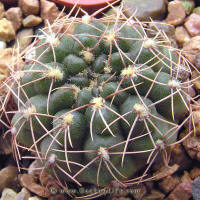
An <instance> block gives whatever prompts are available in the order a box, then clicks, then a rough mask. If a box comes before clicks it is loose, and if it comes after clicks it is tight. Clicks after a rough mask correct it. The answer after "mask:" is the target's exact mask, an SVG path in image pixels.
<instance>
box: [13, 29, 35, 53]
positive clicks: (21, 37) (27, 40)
mask: <svg viewBox="0 0 200 200" xmlns="http://www.w3.org/2000/svg"><path fill="white" fill-rule="evenodd" d="M33 33H34V32H33V29H32V28H24V29H22V30H20V31H19V32H18V33H17V36H16V41H15V44H14V47H15V48H18V47H19V50H20V52H21V51H23V50H24V49H26V47H28V46H29V45H30V44H31V42H32V40H33Z"/></svg>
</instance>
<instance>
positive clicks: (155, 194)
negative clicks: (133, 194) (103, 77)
mask: <svg viewBox="0 0 200 200" xmlns="http://www.w3.org/2000/svg"><path fill="white" fill-rule="evenodd" d="M164 197H165V195H164V194H163V193H162V192H160V191H158V190H152V191H151V193H150V194H148V195H147V196H145V197H143V198H142V200H162V199H164Z"/></svg>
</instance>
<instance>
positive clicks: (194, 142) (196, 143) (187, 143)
mask: <svg viewBox="0 0 200 200" xmlns="http://www.w3.org/2000/svg"><path fill="white" fill-rule="evenodd" d="M184 136H185V133H181V134H180V137H181V138H182V137H184ZM182 144H183V146H184V148H185V150H186V152H187V153H188V155H189V156H190V158H192V159H196V160H198V161H200V137H198V136H196V135H190V136H189V137H188V138H187V139H185V140H184V141H183V143H182Z"/></svg>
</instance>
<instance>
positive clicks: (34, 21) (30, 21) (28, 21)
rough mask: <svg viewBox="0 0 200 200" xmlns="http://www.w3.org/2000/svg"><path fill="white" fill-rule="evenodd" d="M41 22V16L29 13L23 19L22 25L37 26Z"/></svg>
mask: <svg viewBox="0 0 200 200" xmlns="http://www.w3.org/2000/svg"><path fill="white" fill-rule="evenodd" d="M41 23H42V18H41V17H38V16H35V15H29V16H27V17H26V18H24V19H23V26H24V27H33V26H37V25H39V24H41Z"/></svg>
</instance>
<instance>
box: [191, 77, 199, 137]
mask: <svg viewBox="0 0 200 200" xmlns="http://www.w3.org/2000/svg"><path fill="white" fill-rule="evenodd" d="M196 81H200V80H198V79H197V80H196ZM194 84H195V83H194ZM198 84H199V83H198ZM192 115H193V122H194V124H195V135H196V136H199V135H200V110H196V111H193V112H192Z"/></svg>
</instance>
